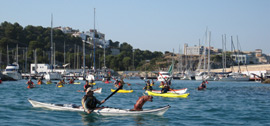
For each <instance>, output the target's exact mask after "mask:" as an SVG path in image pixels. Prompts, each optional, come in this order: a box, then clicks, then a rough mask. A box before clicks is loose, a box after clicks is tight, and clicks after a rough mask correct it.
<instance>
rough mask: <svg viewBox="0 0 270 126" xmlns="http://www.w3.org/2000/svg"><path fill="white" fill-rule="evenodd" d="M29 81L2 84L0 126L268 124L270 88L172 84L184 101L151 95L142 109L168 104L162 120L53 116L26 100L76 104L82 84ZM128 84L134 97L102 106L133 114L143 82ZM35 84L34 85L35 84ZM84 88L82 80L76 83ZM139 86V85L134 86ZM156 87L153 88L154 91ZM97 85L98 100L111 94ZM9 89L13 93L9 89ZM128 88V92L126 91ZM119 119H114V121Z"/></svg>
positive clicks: (125, 95) (105, 86) (151, 117)
mask: <svg viewBox="0 0 270 126" xmlns="http://www.w3.org/2000/svg"><path fill="white" fill-rule="evenodd" d="M26 81H27V80H19V81H7V82H4V83H3V84H1V85H0V88H1V92H0V93H1V100H2V104H1V106H0V111H1V113H0V117H1V118H0V122H1V125H10V122H12V125H23V126H24V125H25V126H29V125H78V126H80V125H112V124H123V123H124V124H125V125H157V123H158V125H175V126H176V125H201V126H203V125H258V126H259V125H269V118H270V116H269V114H268V113H269V112H270V111H269V109H268V106H269V105H270V98H269V95H270V85H267V84H260V83H257V82H219V81H213V82H210V83H209V84H207V90H205V91H198V90H196V89H195V88H196V87H197V86H198V85H199V84H200V81H185V80H173V81H172V84H173V88H175V89H181V88H184V87H185V88H188V90H187V92H188V93H190V96H189V97H188V98H165V97H158V96H154V98H153V102H147V103H146V104H145V105H144V107H143V108H144V109H149V108H158V107H161V106H166V105H170V106H171V107H170V108H169V109H168V110H167V112H166V113H164V115H163V116H154V115H139V116H117V117H115V116H98V115H91V114H90V115H88V114H86V113H81V112H70V111H55V110H49V109H43V108H34V107H32V105H31V104H30V103H29V102H28V99H29V98H31V99H33V100H37V101H40V102H45V103H55V104H76V105H80V104H81V103H80V101H81V98H82V97H83V95H84V93H83V92H77V90H82V89H83V85H73V84H67V85H65V87H62V88H57V87H55V84H49V85H46V84H43V85H36V87H35V88H33V89H27V88H26V86H27V85H26V84H25V82H26ZM125 81H126V82H128V83H130V84H131V88H132V89H133V90H134V92H133V93H117V94H115V96H113V97H111V98H110V99H109V100H108V101H106V102H105V103H104V104H103V105H104V106H109V107H114V108H121V109H131V108H133V105H134V104H135V102H136V100H137V99H138V97H140V96H142V95H143V92H144V91H143V90H142V87H143V86H142V85H145V82H144V81H142V80H125ZM33 82H34V83H37V82H36V81H35V80H34V81H33ZM79 82H81V83H84V82H83V81H79ZM136 83H138V84H141V85H138V84H136ZM158 85H159V83H158V82H156V83H155V86H154V89H158ZM96 86H98V87H102V88H103V89H102V92H101V93H96V94H95V96H96V97H97V98H98V99H100V100H101V99H104V98H105V97H107V96H108V95H109V94H111V91H110V89H111V88H113V85H112V84H105V83H103V82H101V81H98V82H97V84H96ZM10 87H12V88H10ZM124 88H128V87H124ZM116 118H117V119H116ZM14 119H16V120H17V121H15V122H14V121H13V120H14Z"/></svg>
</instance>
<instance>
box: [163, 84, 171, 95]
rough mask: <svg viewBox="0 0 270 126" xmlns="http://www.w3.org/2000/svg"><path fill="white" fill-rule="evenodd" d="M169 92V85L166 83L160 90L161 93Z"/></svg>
mask: <svg viewBox="0 0 270 126" xmlns="http://www.w3.org/2000/svg"><path fill="white" fill-rule="evenodd" d="M169 90H170V85H169V84H168V83H167V82H166V83H165V84H164V87H163V88H162V89H161V93H167V92H168V91H169Z"/></svg>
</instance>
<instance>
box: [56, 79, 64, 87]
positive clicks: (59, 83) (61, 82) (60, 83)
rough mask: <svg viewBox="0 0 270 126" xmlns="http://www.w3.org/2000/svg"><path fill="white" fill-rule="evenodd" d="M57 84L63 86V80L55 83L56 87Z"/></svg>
mask: <svg viewBox="0 0 270 126" xmlns="http://www.w3.org/2000/svg"><path fill="white" fill-rule="evenodd" d="M58 86H61V87H64V81H63V80H60V81H59V82H58V83H57V84H56V87H58Z"/></svg>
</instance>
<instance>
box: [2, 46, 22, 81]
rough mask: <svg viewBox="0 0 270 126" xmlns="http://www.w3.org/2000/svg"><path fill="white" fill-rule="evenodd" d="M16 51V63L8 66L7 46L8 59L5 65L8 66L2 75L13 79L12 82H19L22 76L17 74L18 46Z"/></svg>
mask: <svg viewBox="0 0 270 126" xmlns="http://www.w3.org/2000/svg"><path fill="white" fill-rule="evenodd" d="M16 50H17V51H16V62H15V63H12V64H9V52H8V45H7V58H8V59H7V64H9V65H7V67H6V69H5V71H4V72H3V74H4V75H7V76H9V77H11V78H13V79H14V80H21V79H22V75H21V73H20V72H19V64H18V44H17V48H16Z"/></svg>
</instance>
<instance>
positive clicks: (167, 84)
mask: <svg viewBox="0 0 270 126" xmlns="http://www.w3.org/2000/svg"><path fill="white" fill-rule="evenodd" d="M158 74H160V75H161V77H162V79H164V80H165V81H166V83H167V85H168V84H169V83H168V82H167V80H166V78H164V77H163V75H162V74H161V73H160V72H158ZM172 89H173V88H172ZM172 91H173V92H174V93H176V92H175V91H174V90H172ZM176 94H177V93H176Z"/></svg>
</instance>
